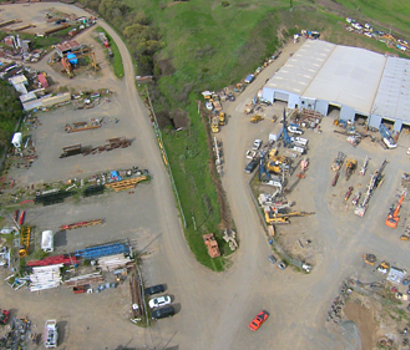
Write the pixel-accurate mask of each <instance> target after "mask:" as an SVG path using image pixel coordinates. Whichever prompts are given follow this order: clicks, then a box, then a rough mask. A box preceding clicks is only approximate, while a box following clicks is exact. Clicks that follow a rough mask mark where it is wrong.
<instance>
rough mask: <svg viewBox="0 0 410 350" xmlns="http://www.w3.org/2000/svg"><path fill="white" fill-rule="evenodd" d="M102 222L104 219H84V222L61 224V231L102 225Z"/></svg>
mask: <svg viewBox="0 0 410 350" xmlns="http://www.w3.org/2000/svg"><path fill="white" fill-rule="evenodd" d="M102 223H103V219H97V220H90V221H82V222H76V223H74V224H69V225H62V226H60V230H61V231H66V230H74V229H76V228H80V227H89V226H95V225H102Z"/></svg>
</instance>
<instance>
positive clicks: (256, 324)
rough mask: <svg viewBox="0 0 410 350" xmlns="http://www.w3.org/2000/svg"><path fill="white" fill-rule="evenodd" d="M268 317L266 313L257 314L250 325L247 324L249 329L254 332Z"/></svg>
mask: <svg viewBox="0 0 410 350" xmlns="http://www.w3.org/2000/svg"><path fill="white" fill-rule="evenodd" d="M268 317H269V314H268V313H267V312H266V311H264V310H263V311H261V312H259V313H258V314H257V315H256V317H255V318H254V319H253V321H252V322H251V323H249V329H250V330H252V331H256V330H258V329H259V327H260V326H262V323H263V322H265V321H266V320H267V319H268Z"/></svg>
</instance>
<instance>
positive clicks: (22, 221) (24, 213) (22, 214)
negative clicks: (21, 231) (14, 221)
mask: <svg viewBox="0 0 410 350" xmlns="http://www.w3.org/2000/svg"><path fill="white" fill-rule="evenodd" d="M25 217H26V211H25V210H23V211H22V212H21V214H20V221H19V224H20V226H21V225H23V223H24V218H25Z"/></svg>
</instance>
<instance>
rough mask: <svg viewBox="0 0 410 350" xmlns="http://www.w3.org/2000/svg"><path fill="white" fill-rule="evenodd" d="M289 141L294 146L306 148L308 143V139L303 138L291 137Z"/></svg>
mask: <svg viewBox="0 0 410 350" xmlns="http://www.w3.org/2000/svg"><path fill="white" fill-rule="evenodd" d="M290 140H291V141H292V142H293V143H294V144H295V145H296V146H302V147H306V146H307V144H308V143H309V140H308V139H305V138H304V137H300V136H296V137H291V138H290Z"/></svg>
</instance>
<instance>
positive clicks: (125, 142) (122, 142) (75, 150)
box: [60, 137, 131, 158]
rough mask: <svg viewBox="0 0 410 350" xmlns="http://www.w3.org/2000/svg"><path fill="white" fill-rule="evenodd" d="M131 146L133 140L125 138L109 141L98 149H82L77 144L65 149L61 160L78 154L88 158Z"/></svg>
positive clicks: (89, 147)
mask: <svg viewBox="0 0 410 350" xmlns="http://www.w3.org/2000/svg"><path fill="white" fill-rule="evenodd" d="M130 144H131V140H129V139H127V138H125V137H116V138H112V139H108V140H107V143H106V144H105V145H103V146H98V147H91V146H88V147H82V146H81V144H80V143H79V144H76V145H72V146H68V147H63V153H61V155H60V158H67V157H71V156H75V155H77V154H82V155H83V156H87V155H89V154H96V153H101V152H104V151H111V150H113V149H116V148H126V147H128V146H129V145H130Z"/></svg>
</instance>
